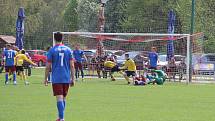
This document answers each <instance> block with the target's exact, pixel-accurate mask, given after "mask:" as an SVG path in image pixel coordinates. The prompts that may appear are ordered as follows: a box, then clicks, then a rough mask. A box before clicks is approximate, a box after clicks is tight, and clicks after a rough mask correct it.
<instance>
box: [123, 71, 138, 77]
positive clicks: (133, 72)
mask: <svg viewBox="0 0 215 121" xmlns="http://www.w3.org/2000/svg"><path fill="white" fill-rule="evenodd" d="M125 73H126V75H127V76H128V77H130V76H136V73H135V71H126V72H125Z"/></svg>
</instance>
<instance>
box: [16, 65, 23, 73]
mask: <svg viewBox="0 0 215 121" xmlns="http://www.w3.org/2000/svg"><path fill="white" fill-rule="evenodd" d="M16 71H17V72H19V71H24V67H23V66H16Z"/></svg>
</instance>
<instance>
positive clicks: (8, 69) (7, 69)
mask: <svg viewBox="0 0 215 121" xmlns="http://www.w3.org/2000/svg"><path fill="white" fill-rule="evenodd" d="M5 71H6V72H15V71H16V67H15V66H5Z"/></svg>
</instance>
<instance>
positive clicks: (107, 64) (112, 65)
mask: <svg viewBox="0 0 215 121" xmlns="http://www.w3.org/2000/svg"><path fill="white" fill-rule="evenodd" d="M104 67H105V68H108V69H110V77H111V80H112V81H115V80H116V79H115V78H114V76H113V73H114V72H118V73H120V74H122V75H123V72H122V71H121V70H120V69H119V66H118V65H117V64H116V63H115V62H113V61H108V60H107V61H105V63H104Z"/></svg>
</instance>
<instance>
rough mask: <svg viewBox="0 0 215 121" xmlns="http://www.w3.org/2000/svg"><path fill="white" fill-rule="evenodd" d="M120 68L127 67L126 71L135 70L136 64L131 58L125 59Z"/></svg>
mask: <svg viewBox="0 0 215 121" xmlns="http://www.w3.org/2000/svg"><path fill="white" fill-rule="evenodd" d="M121 69H127V70H128V71H136V64H135V62H134V61H133V60H132V59H130V58H129V59H127V60H126V61H125V63H124V66H123V67H121Z"/></svg>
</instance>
